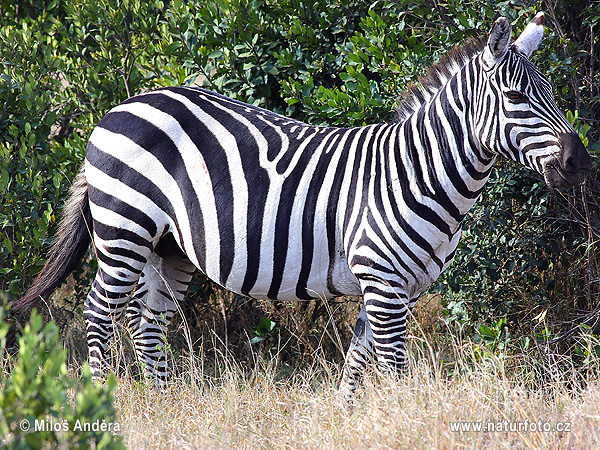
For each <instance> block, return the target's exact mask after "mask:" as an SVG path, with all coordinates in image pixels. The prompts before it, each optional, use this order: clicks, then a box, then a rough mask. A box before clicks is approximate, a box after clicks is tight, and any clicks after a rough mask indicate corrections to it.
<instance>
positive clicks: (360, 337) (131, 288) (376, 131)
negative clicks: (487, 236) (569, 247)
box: [19, 13, 592, 395]
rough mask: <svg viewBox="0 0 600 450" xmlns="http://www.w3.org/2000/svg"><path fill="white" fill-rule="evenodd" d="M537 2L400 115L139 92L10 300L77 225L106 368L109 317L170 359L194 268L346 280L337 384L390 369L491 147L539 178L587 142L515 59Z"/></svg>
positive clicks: (233, 277) (298, 289)
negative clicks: (348, 300)
mask: <svg viewBox="0 0 600 450" xmlns="http://www.w3.org/2000/svg"><path fill="white" fill-rule="evenodd" d="M543 30H544V14H543V13H538V14H537V15H536V16H535V17H534V18H533V20H532V21H531V22H530V23H529V24H528V25H527V27H526V28H525V30H524V31H523V32H522V34H521V35H520V36H519V37H518V39H516V41H514V43H512V44H511V25H510V22H509V21H508V20H507V19H506V18H503V17H501V18H499V19H498V20H497V21H496V22H495V23H494V24H493V26H492V28H491V30H490V32H489V34H488V36H487V38H485V39H480V40H479V41H472V42H467V43H466V44H464V45H463V46H461V47H458V48H456V49H455V50H453V51H452V52H450V54H449V55H447V56H446V57H445V58H443V59H442V60H441V61H440V62H439V63H437V64H436V65H434V66H432V67H431V68H430V69H429V71H428V73H427V75H426V76H425V77H424V78H422V79H421V80H420V83H418V84H417V85H414V86H413V87H411V88H410V89H409V91H408V94H407V95H406V96H405V98H404V99H403V100H402V101H401V105H400V107H399V108H398V120H397V121H394V122H389V123H380V124H373V125H367V126H362V127H351V128H335V127H327V126H315V125H309V124H305V123H302V122H300V121H297V120H293V119H291V118H287V117H284V116H281V115H278V114H275V113H273V112H270V111H267V110H265V109H261V108H258V107H256V106H251V105H248V104H245V103H242V102H239V101H236V100H233V99H230V98H227V97H225V96H222V95H220V94H217V93H213V92H210V91H207V90H204V89H201V88H197V87H168V88H162V89H158V90H155V91H151V92H147V93H143V94H140V95H137V96H134V97H132V98H130V99H129V100H126V101H125V102H123V103H121V104H120V105H118V106H116V107H115V108H114V109H112V110H111V111H110V112H109V113H108V114H107V115H106V116H105V117H104V118H103V119H102V120H101V121H100V122H99V123H98V125H97V127H96V128H95V129H94V130H93V132H92V134H91V136H90V139H89V142H88V145H87V153H86V158H85V162H84V165H83V168H82V170H81V171H80V173H79V174H78V175H77V178H76V179H75V182H74V183H73V186H72V188H71V193H70V197H69V198H68V200H67V202H66V204H65V207H64V212H63V217H62V219H61V223H60V225H59V230H58V233H57V238H56V241H55V243H54V245H53V247H52V248H51V251H50V253H49V258H48V262H47V264H46V266H45V267H44V268H43V269H42V271H41V273H40V274H39V276H38V278H37V279H36V280H35V281H34V283H33V285H32V286H31V288H30V289H29V290H28V292H27V293H26V294H25V295H24V296H23V297H22V298H21V299H20V302H19V304H20V306H22V307H25V306H31V305H33V304H34V303H35V302H36V301H38V300H39V299H41V298H47V297H48V296H49V295H50V294H51V293H52V292H53V291H54V290H55V289H56V288H57V287H58V286H59V285H60V284H61V283H62V282H63V281H64V280H65V278H66V277H67V276H68V274H69V273H70V272H72V271H73V270H74V268H75V267H76V266H77V264H78V263H79V261H81V259H82V258H83V256H84V255H85V253H86V252H87V250H88V247H89V244H90V242H92V241H93V247H92V249H93V251H94V254H95V256H96V258H97V260H98V271H97V274H96V276H95V279H94V281H93V283H92V286H91V288H90V291H89V294H88V296H87V298H86V300H85V304H84V319H85V322H86V327H87V340H88V346H89V364H90V367H91V370H92V374H93V376H94V377H95V378H102V377H104V375H105V373H106V370H107V369H108V362H107V354H108V352H109V343H110V342H111V339H112V338H113V335H114V332H115V330H114V327H115V324H116V323H117V322H118V321H119V320H121V319H122V316H123V314H124V316H125V320H126V321H127V324H128V326H129V328H130V329H131V333H132V336H133V341H134V344H135V348H136V352H137V355H138V357H139V359H140V360H141V361H142V362H143V363H144V365H145V371H146V373H147V374H148V375H149V376H150V377H152V378H153V379H154V380H155V381H156V383H157V384H158V385H159V386H164V385H165V384H166V383H167V382H168V380H169V377H170V369H169V367H168V365H167V361H166V357H165V354H164V352H163V350H162V343H163V336H164V335H165V333H166V330H167V326H168V324H169V321H170V320H171V318H172V317H173V315H174V313H175V311H176V309H177V303H178V302H180V301H182V300H183V298H184V295H185V292H186V289H187V287H188V285H189V284H190V281H191V279H192V276H193V274H194V272H196V271H197V270H200V271H202V272H203V273H204V274H206V276H207V277H208V278H210V279H211V280H213V281H215V282H216V283H218V284H219V285H221V286H223V287H224V288H226V289H229V290H231V291H233V292H236V293H238V294H241V295H244V296H248V297H253V298H269V299H278V300H302V299H312V298H319V297H320V298H333V297H338V296H362V298H363V302H362V309H361V311H360V314H359V316H358V319H357V323H356V326H355V330H354V337H353V339H352V341H351V343H350V348H349V350H348V353H347V356H346V363H345V366H344V370H343V374H342V381H341V384H340V391H341V392H342V393H345V394H347V395H352V392H354V390H355V389H356V387H357V384H358V383H359V381H360V380H361V377H362V374H363V373H364V370H365V369H366V368H367V367H368V365H369V361H370V360H371V359H372V360H374V361H375V362H376V363H377V364H378V365H379V366H380V367H381V368H382V369H383V370H384V371H386V372H390V373H392V374H395V373H398V372H401V371H402V370H403V368H404V367H406V363H407V349H406V339H405V336H406V324H407V317H408V315H409V312H410V310H411V308H412V307H413V306H414V304H415V302H416V300H417V298H418V297H419V295H420V294H421V293H422V292H423V291H424V290H425V289H426V288H427V287H428V286H430V285H431V284H432V283H433V282H434V281H435V280H436V279H437V278H438V276H439V275H440V274H441V272H442V271H443V270H445V269H446V268H447V267H448V265H449V264H450V262H451V261H452V259H453V257H454V253H455V251H456V248H457V245H458V241H459V238H460V234H461V221H462V220H463V218H464V217H465V215H466V214H467V212H468V211H469V209H470V208H471V207H472V206H473V205H474V203H475V202H476V201H477V199H478V197H479V195H480V193H481V191H482V189H483V187H484V185H485V183H486V181H487V179H488V177H489V175H490V171H491V170H492V166H493V164H494V162H495V160H496V158H497V157H498V156H502V157H505V158H508V159H512V160H515V161H517V162H519V163H521V164H523V165H525V166H527V167H529V168H531V169H532V170H534V171H536V172H538V173H540V174H541V175H542V176H543V177H544V179H545V181H546V183H547V184H548V186H550V187H552V188H561V187H570V186H576V185H579V184H582V183H583V182H584V180H585V177H586V175H587V173H588V172H589V170H590V168H591V164H592V160H591V157H590V155H589V154H588V152H587V150H586V148H585V146H584V145H583V143H582V142H581V140H580V138H579V136H578V134H577V133H576V132H575V130H574V129H573V128H572V126H571V125H570V123H569V122H568V121H567V119H566V118H565V116H564V115H563V114H562V113H561V112H560V111H559V109H558V107H557V105H556V103H555V101H554V98H553V92H552V87H551V85H550V83H549V82H548V81H547V79H546V78H545V77H544V76H543V75H542V74H541V73H540V71H539V70H538V69H537V68H536V66H535V65H534V64H533V63H532V62H531V61H530V56H531V55H532V53H533V52H534V51H535V50H536V49H537V47H538V45H539V43H540V41H541V38H542V36H543Z"/></svg>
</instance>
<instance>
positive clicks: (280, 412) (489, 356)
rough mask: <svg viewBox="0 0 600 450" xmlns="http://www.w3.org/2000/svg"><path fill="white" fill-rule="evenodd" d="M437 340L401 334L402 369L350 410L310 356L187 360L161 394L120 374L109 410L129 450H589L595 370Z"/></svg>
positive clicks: (381, 379) (327, 371)
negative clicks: (285, 360)
mask: <svg viewBox="0 0 600 450" xmlns="http://www.w3.org/2000/svg"><path fill="white" fill-rule="evenodd" d="M445 338H446V340H447V342H448V345H447V346H446V348H445V350H444V353H445V354H444V355H440V352H439V351H438V350H434V349H433V348H432V347H431V346H430V345H429V344H428V342H427V340H426V339H424V338H418V337H415V336H412V337H411V346H410V348H411V362H410V367H409V369H408V370H407V372H406V373H405V374H404V375H402V376H400V377H398V378H394V379H392V378H389V377H386V376H383V375H381V374H378V373H372V374H369V375H368V376H367V379H366V380H365V383H364V386H363V387H362V388H361V389H360V390H359V391H358V392H357V395H356V398H355V399H354V401H353V402H352V403H351V404H349V403H348V402H346V401H345V400H343V399H342V398H340V396H339V395H338V393H337V392H336V388H337V385H338V382H339V378H340V373H341V368H340V367H338V366H337V365H332V364H331V363H328V362H326V361H325V359H324V358H320V357H318V358H316V359H315V361H316V362H315V364H313V366H312V367H311V368H307V369H302V370H297V371H295V372H293V373H291V374H289V373H286V374H281V370H280V369H279V368H278V366H277V364H278V363H277V359H276V358H273V359H268V360H265V358H263V357H261V356H260V355H257V356H256V358H255V361H256V362H255V365H254V367H253V368H248V366H247V365H246V366H244V367H242V366H241V365H240V364H239V363H237V362H236V361H235V359H234V358H232V357H231V356H224V355H221V356H220V357H219V358H218V359H219V360H218V361H217V365H218V366H219V367H218V372H219V374H220V375H218V376H215V375H214V373H215V372H213V373H212V374H208V373H206V372H203V371H202V369H201V367H202V363H201V361H200V360H190V359H189V358H186V359H185V361H184V363H183V364H181V365H185V366H186V367H187V368H185V369H183V370H182V371H181V373H180V374H179V375H178V376H177V379H176V381H175V383H174V384H173V385H172V386H171V387H170V389H169V390H167V391H165V392H159V391H156V390H154V389H152V388H149V387H148V386H147V385H145V384H144V383H141V382H139V381H133V380H132V379H131V378H129V377H122V378H121V379H120V381H119V384H118V388H117V390H116V392H115V405H116V408H117V410H118V411H119V415H120V425H121V428H122V429H123V430H124V433H123V434H124V440H125V444H126V445H127V448H129V449H363V448H364V449H552V450H554V449H564V450H567V449H569V450H570V449H598V448H600V383H598V371H597V369H595V370H588V371H587V372H586V373H585V374H584V375H582V372H581V369H580V368H579V369H577V370H575V368H573V367H572V368H571V369H572V370H569V369H567V370H563V369H561V371H557V370H554V369H553V368H555V367H556V366H557V359H556V357H555V356H553V355H551V354H547V355H546V356H545V357H543V358H541V359H540V357H539V352H537V353H536V354H537V355H538V356H535V357H533V356H532V355H529V354H518V355H512V356H510V357H506V356H502V355H499V356H498V355H496V354H494V353H490V352H488V351H486V350H485V349H482V348H481V347H479V346H477V345H475V344H472V343H466V342H464V341H462V340H461V339H458V338H457V337H455V336H452V335H450V336H448V335H446V336H445ZM448 349H450V350H448ZM448 352H450V353H448ZM441 356H443V358H442V357H441ZM442 361H443V362H442ZM562 366H563V367H564V364H562ZM457 427H458V429H456V428H457ZM461 427H462V428H461ZM466 427H482V428H483V429H484V430H485V431H482V430H481V429H480V430H478V431H477V430H476V431H473V429H471V431H467V430H466Z"/></svg>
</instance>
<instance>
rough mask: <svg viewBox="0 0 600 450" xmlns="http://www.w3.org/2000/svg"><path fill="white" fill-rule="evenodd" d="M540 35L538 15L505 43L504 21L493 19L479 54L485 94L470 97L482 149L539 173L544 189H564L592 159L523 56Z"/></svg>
mask: <svg viewBox="0 0 600 450" xmlns="http://www.w3.org/2000/svg"><path fill="white" fill-rule="evenodd" d="M543 33H544V14H543V13H538V14H537V15H536V16H535V18H534V19H533V20H532V21H531V22H530V23H529V24H528V25H527V27H526V28H525V30H524V31H523V33H522V34H521V36H519V38H518V39H517V40H516V41H515V42H514V43H513V44H512V45H511V44H510V39H511V26H510V22H509V21H508V20H507V19H505V18H500V19H498V20H497V21H496V23H495V24H494V26H493V28H492V30H491V32H490V35H489V38H488V40H487V44H486V45H485V47H484V50H483V52H482V53H481V54H480V58H481V59H480V61H481V63H482V66H483V69H484V70H483V73H484V74H483V77H482V82H483V83H484V85H485V87H484V89H483V90H482V91H483V92H484V93H485V94H484V95H480V96H479V98H475V99H474V103H476V105H475V110H476V111H477V112H476V114H475V115H476V117H475V122H476V125H475V128H476V133H477V134H478V136H479V139H480V142H481V145H482V146H483V148H484V149H486V150H488V151H491V152H492V153H494V154H500V155H504V156H506V157H508V158H511V159H514V160H515V161H518V162H520V163H522V164H524V165H526V166H527V167H530V168H531V169H533V170H535V171H537V172H539V173H541V174H542V175H543V176H544V179H545V180H546V183H547V184H548V185H549V186H550V187H570V186H575V185H578V184H581V183H583V181H584V180H585V177H586V176H587V174H588V172H589V170H590V168H591V165H592V159H591V157H590V155H589V153H588V152H587V150H586V148H585V146H584V145H583V143H582V142H581V139H580V138H579V135H578V134H577V133H576V132H575V130H574V129H573V127H572V126H571V124H570V123H569V121H568V120H567V118H566V117H565V115H564V114H563V113H562V112H561V111H560V110H559V109H558V106H557V105H556V102H555V101H554V96H553V93H552V87H551V85H550V83H549V82H548V80H547V79H546V78H545V77H544V76H543V75H542V74H541V72H540V71H539V70H538V69H537V68H536V67H535V65H534V64H533V63H532V62H531V61H530V60H529V56H530V55H531V54H532V53H533V52H534V50H536V49H537V47H538V45H539V43H540V41H541V39H542V35H543ZM495 111H497V113H496V112H495Z"/></svg>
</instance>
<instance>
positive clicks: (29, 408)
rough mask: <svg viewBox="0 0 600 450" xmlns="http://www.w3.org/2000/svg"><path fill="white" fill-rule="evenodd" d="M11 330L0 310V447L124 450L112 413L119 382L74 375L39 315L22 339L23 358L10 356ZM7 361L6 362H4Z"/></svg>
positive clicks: (52, 327) (51, 329) (85, 370)
mask: <svg viewBox="0 0 600 450" xmlns="http://www.w3.org/2000/svg"><path fill="white" fill-rule="evenodd" d="M8 328H9V325H8V323H6V322H5V321H4V320H3V311H1V310H0V355H1V356H2V363H3V364H2V365H3V371H2V373H0V387H1V388H2V389H1V390H0V436H2V437H0V446H2V448H6V449H7V450H12V449H14V450H17V449H28V450H33V449H54V448H65V449H88V448H89V449H98V450H99V449H124V448H125V446H124V445H123V443H122V437H121V435H120V434H119V432H120V431H121V429H120V424H119V423H118V422H117V416H116V413H115V409H114V407H113V403H112V402H113V397H112V391H113V390H114V388H115V385H116V381H115V379H114V377H113V376H111V377H109V379H108V381H107V383H106V385H105V386H103V385H98V384H96V383H95V382H92V379H91V372H90V369H89V367H88V366H87V365H86V366H84V367H83V369H82V376H81V378H75V377H73V376H71V375H69V372H68V371H67V365H66V359H67V356H66V350H64V349H63V348H62V345H61V343H60V342H59V336H58V328H57V327H56V325H54V323H53V322H50V323H48V324H47V325H45V326H44V325H43V321H42V318H41V316H40V315H39V314H37V313H35V312H34V314H32V316H31V322H30V323H29V324H28V325H27V326H26V327H25V329H24V330H23V333H22V335H21V337H20V338H19V351H18V354H17V355H15V356H13V357H9V356H6V355H5V345H6V335H7V332H8ZM5 358H7V359H5Z"/></svg>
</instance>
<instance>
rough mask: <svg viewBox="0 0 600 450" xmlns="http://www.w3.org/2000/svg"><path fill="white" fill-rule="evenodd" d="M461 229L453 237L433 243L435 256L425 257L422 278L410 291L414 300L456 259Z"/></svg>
mask: <svg viewBox="0 0 600 450" xmlns="http://www.w3.org/2000/svg"><path fill="white" fill-rule="evenodd" d="M460 236H461V228H460V227H459V228H458V230H456V232H455V233H454V234H453V235H451V236H447V235H440V236H439V240H437V241H435V242H433V243H432V244H433V245H432V248H433V254H432V255H428V254H426V253H425V254H424V255H423V261H422V262H423V265H424V266H425V270H419V271H417V273H420V276H419V277H417V278H416V279H415V283H414V286H412V287H411V289H410V290H409V292H410V296H411V297H412V298H416V297H418V296H419V295H420V294H421V293H422V292H423V291H424V290H425V289H427V288H428V287H429V286H431V285H432V284H433V282H435V280H437V279H438V277H439V276H440V275H441V274H442V272H444V270H446V269H447V268H448V266H449V265H450V264H451V263H452V260H453V259H454V254H455V253H456V248H457V247H458V242H459V241H460Z"/></svg>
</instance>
